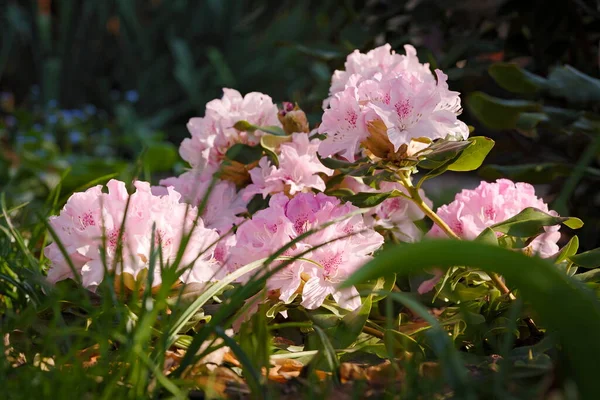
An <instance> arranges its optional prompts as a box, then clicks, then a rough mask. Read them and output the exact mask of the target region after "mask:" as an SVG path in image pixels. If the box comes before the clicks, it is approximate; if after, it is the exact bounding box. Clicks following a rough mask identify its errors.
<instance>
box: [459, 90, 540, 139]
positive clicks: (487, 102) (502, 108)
mask: <svg viewBox="0 0 600 400" xmlns="http://www.w3.org/2000/svg"><path fill="white" fill-rule="evenodd" d="M467 106H468V107H469V110H471V112H472V113H473V114H474V115H475V116H476V117H477V118H478V119H479V120H480V121H481V122H482V123H483V124H484V125H485V126H486V127H488V128H490V129H498V130H500V129H514V128H516V127H517V123H518V121H519V118H520V115H521V113H523V112H533V111H538V110H540V108H541V106H540V105H539V104H537V103H535V102H532V101H525V100H504V99H499V98H496V97H492V96H489V95H487V94H485V93H482V92H475V93H473V94H472V95H471V96H469V98H468V99H467Z"/></svg>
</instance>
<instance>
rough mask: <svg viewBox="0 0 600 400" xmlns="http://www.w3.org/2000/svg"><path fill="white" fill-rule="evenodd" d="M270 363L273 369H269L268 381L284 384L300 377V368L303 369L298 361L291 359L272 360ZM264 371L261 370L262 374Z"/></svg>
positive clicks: (302, 365)
mask: <svg viewBox="0 0 600 400" xmlns="http://www.w3.org/2000/svg"><path fill="white" fill-rule="evenodd" d="M271 363H272V364H273V367H272V368H270V369H269V375H268V378H269V380H272V381H275V382H279V383H284V382H286V381H288V380H290V379H292V378H297V377H299V376H300V373H301V372H302V368H304V364H302V363H301V362H300V361H298V360H293V359H289V358H286V359H272V360H271ZM264 373H265V371H264V370H263V374H264Z"/></svg>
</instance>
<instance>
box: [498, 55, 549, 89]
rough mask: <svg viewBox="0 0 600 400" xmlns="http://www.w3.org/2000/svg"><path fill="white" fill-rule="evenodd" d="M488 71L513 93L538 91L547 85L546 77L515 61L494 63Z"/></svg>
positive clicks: (500, 84)
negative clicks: (527, 69)
mask: <svg viewBox="0 0 600 400" xmlns="http://www.w3.org/2000/svg"><path fill="white" fill-rule="evenodd" d="M488 72H489V74H490V76H491V77H492V78H494V80H495V81H496V83H497V84H498V85H499V86H500V87H502V88H503V89H506V90H508V91H509V92H513V93H523V94H527V93H537V92H539V91H540V89H542V88H543V87H544V86H545V85H546V79H544V78H542V77H541V76H538V75H535V74H532V73H531V72H529V71H526V70H524V69H523V68H521V67H519V66H518V65H517V64H514V63H496V64H493V65H491V66H490V68H489V69H488Z"/></svg>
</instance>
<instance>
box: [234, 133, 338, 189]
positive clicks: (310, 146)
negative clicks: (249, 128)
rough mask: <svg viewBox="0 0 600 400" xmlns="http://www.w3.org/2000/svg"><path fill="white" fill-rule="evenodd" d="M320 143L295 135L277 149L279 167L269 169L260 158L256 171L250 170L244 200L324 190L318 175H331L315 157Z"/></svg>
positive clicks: (330, 171) (273, 166)
mask: <svg viewBox="0 0 600 400" xmlns="http://www.w3.org/2000/svg"><path fill="white" fill-rule="evenodd" d="M319 142H320V141H319V140H318V139H313V140H310V139H309V138H308V135H307V134H306V133H294V134H292V138H291V141H290V142H284V143H282V144H281V145H280V146H279V151H278V153H279V154H278V155H277V158H278V160H279V166H275V165H272V164H271V163H270V162H269V159H268V158H267V157H263V158H262V159H261V160H260V162H259V165H258V167H256V168H254V169H252V170H250V177H251V179H252V184H251V185H249V186H248V187H247V188H246V189H245V190H244V194H243V196H244V198H246V199H249V198H251V197H252V196H253V195H255V194H258V193H260V194H262V196H263V197H266V196H267V195H269V194H275V193H280V192H283V191H285V192H286V193H289V194H291V195H294V194H296V193H298V192H303V191H307V190H310V189H317V190H320V191H324V190H325V182H324V181H323V179H322V178H321V177H320V176H319V175H318V174H319V173H323V174H325V175H331V174H333V171H332V170H331V169H329V168H327V167H325V166H324V165H323V164H321V162H320V161H319V159H318V157H317V148H318V146H319Z"/></svg>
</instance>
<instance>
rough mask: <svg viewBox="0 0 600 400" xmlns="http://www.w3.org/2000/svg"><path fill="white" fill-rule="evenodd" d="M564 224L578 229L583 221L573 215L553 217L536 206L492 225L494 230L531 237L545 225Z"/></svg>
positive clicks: (538, 232) (541, 230) (540, 231)
mask: <svg viewBox="0 0 600 400" xmlns="http://www.w3.org/2000/svg"><path fill="white" fill-rule="evenodd" d="M558 224H564V225H566V226H568V227H569V228H571V229H578V228H581V227H582V226H583V222H582V221H581V220H580V219H579V218H575V217H555V216H552V215H550V214H547V213H545V212H543V211H541V210H538V209H537V208H533V207H528V208H526V209H524V210H523V211H521V212H520V213H518V214H517V215H515V216H514V217H512V218H509V219H507V220H506V221H503V222H499V223H497V224H495V225H492V226H491V228H492V229H493V230H494V231H496V232H502V233H505V234H507V235H510V236H516V237H524V238H525V237H533V236H536V235H538V234H540V233H542V232H544V229H543V228H544V227H545V226H553V225H558Z"/></svg>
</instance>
